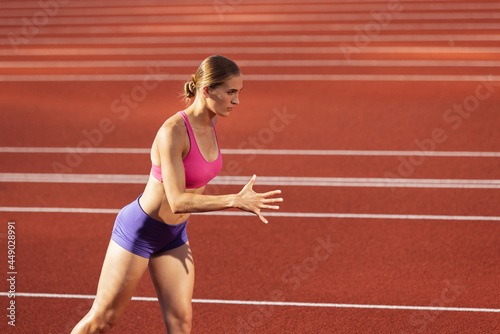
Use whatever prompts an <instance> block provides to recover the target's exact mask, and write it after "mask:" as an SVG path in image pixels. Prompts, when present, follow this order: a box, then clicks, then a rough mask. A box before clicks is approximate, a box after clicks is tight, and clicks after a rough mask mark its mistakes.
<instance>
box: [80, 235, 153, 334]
mask: <svg viewBox="0 0 500 334" xmlns="http://www.w3.org/2000/svg"><path fill="white" fill-rule="evenodd" d="M147 265H148V259H146V258H144V257H141V256H138V255H135V254H132V253H130V252H129V251H127V250H125V249H123V248H122V247H120V246H118V244H116V243H115V242H114V241H113V240H111V241H110V243H109V247H108V251H107V253H106V258H105V259H104V264H103V266H102V271H101V277H100V278H99V285H98V288H97V296H96V299H95V300H94V304H93V305H92V308H91V310H90V311H89V313H87V315H86V316H85V317H84V318H83V319H82V320H81V321H80V322H79V323H78V324H77V325H76V327H75V328H74V329H73V331H72V332H71V333H72V334H77V333H78V334H81V333H104V332H105V331H107V330H109V329H110V328H111V327H112V326H113V325H115V324H116V322H117V321H118V319H119V318H120V316H121V315H122V314H123V312H125V308H126V307H127V305H128V303H129V302H130V299H131V298H132V295H133V293H134V291H135V288H136V287H137V284H138V283H139V280H140V279H141V277H142V275H143V274H144V271H146V268H147Z"/></svg>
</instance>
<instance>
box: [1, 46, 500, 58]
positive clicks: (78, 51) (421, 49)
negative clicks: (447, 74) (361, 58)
mask: <svg viewBox="0 0 500 334" xmlns="http://www.w3.org/2000/svg"><path fill="white" fill-rule="evenodd" d="M362 52H363V53H364V54H369V53H376V54H382V53H390V54H395V53H397V54H402V53H412V54H442V53H446V54H462V53H465V54H469V53H473V54H497V53H500V47H494V46H492V47H489V46H477V47H476V46H367V47H365V48H363V49H362ZM213 53H224V54H242V55H243V54H266V55H267V54H345V53H346V49H345V48H343V47H341V46H332V47H330V46H311V47H308V46H299V47H294V46H276V47H274V46H273V47H262V46H255V47H250V46H235V47H232V46H223V47H216V46H206V47H116V48H109V47H97V48H92V47H73V48H44V47H27V48H19V49H18V50H17V51H16V50H13V49H12V48H3V49H0V56H12V55H16V56H55V55H57V56H84V55H87V56H88V55H92V56H93V55H106V56H112V55H127V56H129V55H172V54H176V55H182V54H213Z"/></svg>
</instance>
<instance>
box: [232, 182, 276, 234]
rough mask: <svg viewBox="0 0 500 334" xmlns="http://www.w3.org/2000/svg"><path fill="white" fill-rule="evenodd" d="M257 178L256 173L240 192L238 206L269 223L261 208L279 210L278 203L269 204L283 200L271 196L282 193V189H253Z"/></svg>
mask: <svg viewBox="0 0 500 334" xmlns="http://www.w3.org/2000/svg"><path fill="white" fill-rule="evenodd" d="M256 180H257V176H256V175H254V176H253V177H252V179H251V180H250V182H248V183H247V184H246V185H245V186H244V187H243V189H242V190H241V191H240V192H239V193H238V195H237V198H238V203H237V205H236V207H237V208H239V209H241V210H244V211H248V212H252V213H254V214H256V215H257V216H258V217H259V218H260V220H262V221H263V222H264V223H266V224H267V222H268V221H267V219H266V218H264V216H262V214H261V213H260V210H261V209H270V210H278V209H279V208H280V207H279V206H277V205H269V204H271V203H278V202H283V198H269V197H272V196H275V195H278V194H281V190H273V191H269V192H267V193H256V192H255V191H253V189H252V187H253V185H254V184H255V181H256Z"/></svg>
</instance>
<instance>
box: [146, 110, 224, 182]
mask: <svg viewBox="0 0 500 334" xmlns="http://www.w3.org/2000/svg"><path fill="white" fill-rule="evenodd" d="M178 113H179V114H181V116H182V118H184V123H186V128H187V131H188V134H189V142H190V143H191V147H190V148H189V153H188V155H187V156H186V157H185V158H184V159H183V160H182V162H183V164H184V171H185V174H186V176H185V177H186V188H188V189H193V188H199V187H203V186H205V185H206V184H207V183H208V182H210V180H212V179H213V178H214V177H215V176H216V175H217V174H219V172H220V170H221V169H222V155H221V153H220V148H219V140H218V139H217V131H215V126H213V123H212V126H213V128H214V132H215V139H216V141H217V148H218V150H219V155H218V156H217V159H215V160H214V161H212V162H208V161H207V160H205V158H204V157H203V155H202V154H201V152H200V149H199V148H198V144H197V143H196V139H195V137H194V133H193V129H192V128H191V124H189V120H188V118H187V116H186V114H185V113H184V111H179V112H178ZM151 175H153V177H154V178H155V179H157V180H158V181H160V182H163V178H162V176H161V167H160V166H156V165H155V164H152V167H151Z"/></svg>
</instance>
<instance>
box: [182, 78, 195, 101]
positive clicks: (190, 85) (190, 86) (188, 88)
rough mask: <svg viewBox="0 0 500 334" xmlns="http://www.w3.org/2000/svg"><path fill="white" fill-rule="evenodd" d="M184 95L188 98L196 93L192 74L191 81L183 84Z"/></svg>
mask: <svg viewBox="0 0 500 334" xmlns="http://www.w3.org/2000/svg"><path fill="white" fill-rule="evenodd" d="M184 95H186V98H188V99H190V98H192V97H194V96H195V95H196V79H195V76H194V74H193V75H191V81H188V82H186V83H185V84H184Z"/></svg>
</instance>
